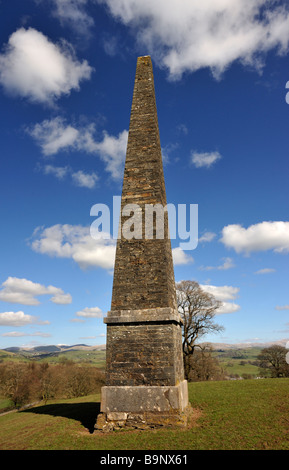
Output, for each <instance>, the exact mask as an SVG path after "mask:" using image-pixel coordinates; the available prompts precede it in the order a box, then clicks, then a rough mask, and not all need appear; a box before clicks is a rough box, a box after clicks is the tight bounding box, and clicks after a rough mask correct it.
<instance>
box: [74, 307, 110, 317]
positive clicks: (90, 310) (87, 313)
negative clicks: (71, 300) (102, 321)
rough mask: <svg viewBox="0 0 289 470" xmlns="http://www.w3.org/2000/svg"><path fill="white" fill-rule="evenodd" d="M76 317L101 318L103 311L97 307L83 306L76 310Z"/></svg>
mask: <svg viewBox="0 0 289 470" xmlns="http://www.w3.org/2000/svg"><path fill="white" fill-rule="evenodd" d="M76 315H77V316H78V317H86V318H102V317H103V313H102V311H101V309H100V308H98V307H85V308H84V309H83V310H79V311H78V312H76Z"/></svg>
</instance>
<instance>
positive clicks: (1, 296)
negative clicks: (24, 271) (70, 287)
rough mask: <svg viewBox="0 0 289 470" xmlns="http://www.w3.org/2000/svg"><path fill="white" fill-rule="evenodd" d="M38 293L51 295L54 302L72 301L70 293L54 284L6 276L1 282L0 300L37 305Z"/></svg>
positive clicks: (65, 302)
mask: <svg viewBox="0 0 289 470" xmlns="http://www.w3.org/2000/svg"><path fill="white" fill-rule="evenodd" d="M40 295H52V297H51V299H50V300H51V302H53V303H55V304H70V303H71V301H72V298H71V295H70V294H65V293H64V292H63V290H62V289H60V288H59V287H54V286H47V287H46V286H44V285H42V284H38V283H36V282H32V281H29V280H28V279H20V278H17V277H8V278H7V279H6V281H4V282H3V283H2V289H1V290H0V300H2V301H3V302H10V303H16V304H23V305H39V304H40V302H39V300H38V299H37V298H36V297H38V296H40Z"/></svg>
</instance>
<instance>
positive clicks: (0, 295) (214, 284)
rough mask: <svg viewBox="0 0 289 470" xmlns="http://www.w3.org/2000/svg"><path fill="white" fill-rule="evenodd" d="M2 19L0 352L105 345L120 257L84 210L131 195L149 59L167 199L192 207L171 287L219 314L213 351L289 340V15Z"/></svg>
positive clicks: (66, 2)
mask: <svg viewBox="0 0 289 470" xmlns="http://www.w3.org/2000/svg"><path fill="white" fill-rule="evenodd" d="M0 18H1V20H0V21H1V28H0V42H1V46H0V109H1V127H0V132H1V172H0V180H1V184H0V188H1V189H0V190H1V205H0V215H1V221H2V224H1V231H0V237H1V239H0V240H1V245H0V253H1V255H0V259H1V271H0V347H1V348H5V347H9V346H24V345H30V346H32V345H39V344H61V343H62V344H76V343H86V344H91V345H97V344H104V343H105V325H104V324H103V316H105V314H106V312H107V311H108V310H109V309H110V301H111V290H112V280H113V262H114V251H115V242H114V241H113V240H102V241H95V240H93V239H92V238H91V236H90V231H89V227H90V225H91V223H92V222H93V220H94V218H93V217H92V216H91V215H90V210H91V207H92V206H93V205H94V204H97V203H102V204H107V205H108V206H109V207H110V208H111V209H112V201H113V196H119V195H120V194H121V186H122V172H123V164H124V159H125V150H126V141H127V132H128V128H129V117H130V107H131V100H132V92H133V84H134V75H135V68H136V60H137V57H138V56H141V55H151V58H152V61H153V68H154V78H155V90H156V100H157V108H158V118H159V128H160V138H161V145H162V149H163V159H164V172H165V180H166V191H167V200H168V202H169V203H173V204H175V205H178V204H186V205H190V204H198V234H199V242H198V245H197V247H196V249H194V250H191V251H182V250H181V249H180V247H179V245H180V240H179V239H176V240H172V247H173V255H174V260H175V277H176V280H177V281H179V280H183V279H186V280H187V279H193V280H196V281H198V282H199V283H200V284H201V285H202V286H203V288H204V290H206V291H208V292H210V293H213V294H214V295H215V296H216V298H217V299H219V300H221V301H222V302H223V304H222V308H221V310H220V311H219V312H218V315H217V316H216V321H217V322H218V323H219V324H221V325H223V326H224V328H225V329H224V332H223V333H222V334H218V335H214V336H210V337H209V336H208V337H206V338H205V339H206V340H208V341H215V342H226V343H237V342H260V343H262V342H267V341H278V340H283V339H284V340H288V338H289V320H288V310H289V290H288V274H289V268H288V253H289V219H288V213H289V191H288V170H289V164H288V151H289V133H288V129H289V104H288V103H287V102H286V94H287V92H289V90H288V89H287V88H286V84H287V82H289V6H288V3H287V2H285V1H284V2H283V1H273V0H272V1H270V0H269V1H265V0H256V1H255V2H252V1H251V0H234V1H232V0H218V1H217V0H214V1H212V0H204V1H203V2H202V3H201V5H200V4H199V2H197V1H192V0H191V1H186V0H166V1H164V0H159V1H158V2H155V1H150V0H146V1H142V0H140V1H138V2H136V1H135V0H119V1H116V0H26V1H25V2H23V1H22V0H12V1H10V2H5V1H1V2H0ZM288 86H289V83H288ZM288 102H289V99H288Z"/></svg>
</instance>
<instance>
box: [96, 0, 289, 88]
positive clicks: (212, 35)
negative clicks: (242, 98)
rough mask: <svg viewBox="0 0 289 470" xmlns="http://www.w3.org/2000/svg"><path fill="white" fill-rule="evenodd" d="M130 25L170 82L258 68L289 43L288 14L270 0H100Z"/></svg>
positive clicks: (115, 15) (285, 6)
mask: <svg viewBox="0 0 289 470" xmlns="http://www.w3.org/2000/svg"><path fill="white" fill-rule="evenodd" d="M99 2H100V3H104V4H106V5H107V7H108V8H109V11H110V13H111V14H112V16H113V17H114V18H116V19H117V20H119V21H121V22H122V23H123V24H125V25H127V26H129V27H131V29H132V32H133V34H135V35H136V38H137V41H138V42H139V43H140V44H141V45H145V47H146V50H148V51H150V53H151V54H154V55H155V56H156V57H157V59H158V61H159V62H160V64H161V65H162V66H165V67H167V68H168V69H169V72H170V76H171V78H173V79H176V78H179V77H180V76H181V75H182V74H183V73H184V72H186V71H190V72H194V71H195V70H198V69H201V68H204V67H209V68H210V69H211V70H212V72H213V73H214V75H215V76H216V77H219V76H220V74H222V73H223V72H224V71H225V70H226V68H227V67H228V66H229V65H231V64H232V63H233V62H234V61H236V60H239V61H241V62H242V63H244V64H250V65H251V66H255V67H256V68H258V69H260V67H261V66H262V63H263V60H264V59H263V56H264V55H265V54H266V53H267V52H268V51H270V50H272V49H274V48H277V49H278V52H279V53H284V52H285V51H286V50H287V48H288V40H289V11H288V5H287V4H286V3H285V2H282V3H281V4H280V2H278V1H277V2H276V1H275V0H254V1H252V0H234V1H232V0H203V1H202V2H199V1H198V0H182V1H180V0H158V1H155V0H146V1H145V2H139V1H137V0H119V1H117V2H116V1H115V0H99Z"/></svg>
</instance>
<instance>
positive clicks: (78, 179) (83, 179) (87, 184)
mask: <svg viewBox="0 0 289 470" xmlns="http://www.w3.org/2000/svg"><path fill="white" fill-rule="evenodd" d="M38 168H41V167H40V166H39V167H38ZM42 170H43V173H44V174H45V175H53V176H55V178H57V179H58V180H64V178H65V177H66V176H68V175H69V176H71V179H72V182H73V183H74V184H75V185H76V186H79V187H82V188H89V189H92V188H94V187H95V185H96V183H97V181H98V180H99V178H98V176H97V174H96V173H94V172H92V173H85V172H84V171H83V170H78V171H75V172H73V170H72V169H71V168H70V167H69V166H65V167H61V166H54V165H44V167H43V169H42Z"/></svg>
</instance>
